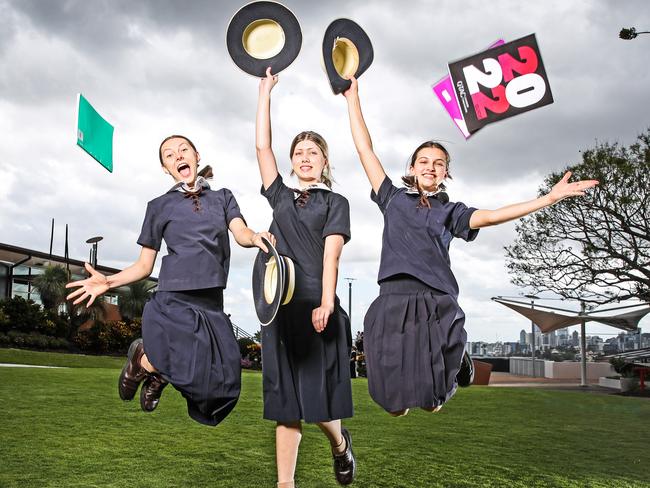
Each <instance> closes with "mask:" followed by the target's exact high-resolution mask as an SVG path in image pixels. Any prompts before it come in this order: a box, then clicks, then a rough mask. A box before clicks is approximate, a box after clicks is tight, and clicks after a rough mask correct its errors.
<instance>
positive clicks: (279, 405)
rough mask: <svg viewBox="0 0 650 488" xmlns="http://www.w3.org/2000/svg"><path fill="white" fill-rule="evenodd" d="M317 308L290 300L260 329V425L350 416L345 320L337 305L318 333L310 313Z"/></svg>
mask: <svg viewBox="0 0 650 488" xmlns="http://www.w3.org/2000/svg"><path fill="white" fill-rule="evenodd" d="M319 305H320V303H318V302H317V301H316V300H310V299H295V298H294V300H292V301H291V303H289V304H288V305H286V306H282V307H280V310H279V311H278V315H277V317H276V318H275V320H274V321H273V322H272V323H271V324H269V325H268V326H266V327H262V365H263V367H262V371H263V388H264V418H265V419H269V420H275V421H277V422H294V421H297V420H301V419H302V420H304V421H305V422H326V421H330V420H336V419H341V418H347V417H351V416H352V414H353V408H352V389H351V385H350V368H349V364H350V349H351V346H352V338H351V332H350V320H349V318H348V316H347V314H346V313H345V311H344V310H343V309H342V308H341V306H340V305H339V303H338V301H337V303H336V306H335V309H334V313H332V315H330V317H329V320H328V322H327V327H326V328H325V330H324V331H323V332H321V333H318V332H316V331H315V330H314V326H313V325H312V322H311V313H312V310H314V309H315V308H317V307H318V306H319Z"/></svg>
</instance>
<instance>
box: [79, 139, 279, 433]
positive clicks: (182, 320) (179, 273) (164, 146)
mask: <svg viewBox="0 0 650 488" xmlns="http://www.w3.org/2000/svg"><path fill="white" fill-rule="evenodd" d="M158 156H159V159H160V164H161V165H162V169H163V171H164V172H165V173H167V174H169V175H170V176H171V177H172V178H173V179H174V181H175V182H176V184H175V185H174V186H173V187H172V188H171V189H170V190H169V191H167V192H166V193H164V194H163V195H161V196H159V197H158V198H155V199H154V200H152V201H150V202H149V204H148V205H147V211H146V214H145V218H144V223H143V225H142V232H141V233H140V237H139V239H138V244H140V246H142V250H141V252H140V257H139V258H138V260H137V261H136V262H135V263H134V264H132V265H131V266H129V267H128V268H126V269H124V270H123V271H121V272H119V273H117V274H115V275H112V276H104V275H103V274H101V273H99V272H97V271H96V270H95V269H93V268H92V266H90V265H89V264H86V270H87V271H88V272H89V273H90V277H89V278H88V279H85V280H81V281H76V282H73V283H69V284H68V285H67V287H79V289H78V290H75V291H74V292H72V293H71V294H70V295H69V296H68V299H69V300H70V299H75V302H74V303H75V304H78V303H81V302H83V301H84V300H86V299H87V300H88V303H87V305H90V304H92V302H93V301H94V300H95V299H96V298H97V297H98V296H100V295H102V294H103V293H106V292H107V291H108V290H110V289H111V288H116V287H120V286H124V285H127V284H129V283H133V282H135V281H139V280H142V279H144V278H146V277H148V276H149V275H150V274H151V271H152V270H153V266H154V263H155V261H156V255H157V253H158V251H159V250H160V245H161V242H162V240H163V239H164V240H165V242H166V244H167V249H168V252H169V253H168V255H167V256H165V257H164V258H163V261H162V267H161V270H160V276H159V278H158V289H157V291H156V293H154V294H153V296H152V298H151V299H150V300H149V301H148V302H147V304H146V306H145V308H144V312H143V316H142V337H143V338H142V339H138V340H136V341H134V342H133V344H131V347H130V348H129V352H128V359H127V362H126V364H125V366H124V368H123V370H122V372H121V374H120V377H119V380H118V391H119V395H120V398H122V399H123V400H131V399H133V397H134V396H135V394H136V391H137V389H138V386H139V385H140V383H143V385H142V389H141V392H140V405H141V407H142V409H143V410H145V411H147V412H151V411H153V410H154V409H155V408H156V406H157V405H158V402H159V399H160V395H161V393H162V390H163V388H164V387H165V386H166V385H167V384H168V383H171V384H172V385H173V386H174V387H175V388H176V389H177V390H179V391H180V392H181V394H182V395H183V396H184V397H185V399H186V400H187V409H188V413H189V415H190V417H191V418H193V419H194V420H196V421H197V422H200V423H202V424H206V425H217V424H218V423H219V422H221V421H222V420H223V419H224V418H225V417H226V416H227V415H228V414H229V413H230V411H231V410H232V409H233V408H234V406H235V404H236V403H237V400H238V398H239V392H240V382H241V378H240V376H241V370H240V353H239V346H238V345H237V341H236V339H235V336H234V334H233V331H232V324H231V323H230V320H229V318H228V316H227V315H226V314H225V313H224V311H223V290H224V288H225V287H226V281H227V278H228V268H229V262H230V243H229V238H228V230H230V232H232V234H233V236H234V238H235V240H236V241H237V243H238V244H239V245H241V246H243V247H253V246H257V247H260V248H261V249H264V250H265V251H266V246H264V244H263V242H262V236H264V237H266V238H268V239H270V241H271V242H275V240H274V238H273V236H272V235H271V234H269V233H268V232H262V233H255V232H254V231H252V230H251V229H249V228H248V227H247V226H246V222H245V220H244V217H243V216H242V214H241V212H240V211H239V206H238V205H237V202H236V200H235V197H234V196H233V194H232V193H231V192H230V190H228V189H226V188H222V189H220V190H216V191H215V190H211V189H210V186H209V185H208V183H207V182H206V178H204V175H205V177H207V178H209V177H210V176H211V172H210V167H209V166H207V167H206V168H204V169H203V170H202V172H201V173H199V174H198V175H197V166H198V163H199V160H200V156H199V153H198V152H197V150H196V147H195V146H194V144H193V143H192V142H191V141H190V140H189V139H188V138H187V137H184V136H179V135H173V136H170V137H167V138H166V139H165V140H163V142H162V143H161V144H160V148H159V151H158Z"/></svg>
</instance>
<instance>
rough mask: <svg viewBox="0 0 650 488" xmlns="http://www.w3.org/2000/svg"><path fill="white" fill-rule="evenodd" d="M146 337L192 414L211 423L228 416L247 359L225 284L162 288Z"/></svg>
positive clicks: (146, 319) (145, 325) (151, 354)
mask: <svg viewBox="0 0 650 488" xmlns="http://www.w3.org/2000/svg"><path fill="white" fill-rule="evenodd" d="M142 339H143V343H144V350H145V353H146V354H147V358H148V359H149V361H150V362H151V364H152V365H153V366H154V367H155V368H156V369H157V370H158V371H159V372H160V374H161V375H162V377H163V378H165V379H166V380H167V381H169V382H170V383H171V384H172V385H173V386H174V388H176V389H177V390H178V391H180V392H181V394H182V395H183V396H184V397H185V399H186V400H187V411H188V414H189V416H190V417H191V418H193V419H194V420H196V421H197V422H200V423H202V424H206V425H217V424H218V423H219V422H221V421H222V420H223V419H224V418H226V416H227V415H228V414H229V413H230V412H231V410H232V409H233V408H234V407H235V404H236V403H237V400H238V399H239V392H240V389H241V363H240V353H239V346H238V345H237V340H236V339H235V335H234V333H233V330H232V324H231V323H230V319H229V318H228V316H227V315H226V314H225V313H224V312H223V289H222V288H211V289H205V290H191V291H182V292H178V291H158V292H156V293H155V294H154V295H153V297H152V298H151V299H150V300H149V301H148V302H147V304H146V305H145V308H144V312H143V314H142Z"/></svg>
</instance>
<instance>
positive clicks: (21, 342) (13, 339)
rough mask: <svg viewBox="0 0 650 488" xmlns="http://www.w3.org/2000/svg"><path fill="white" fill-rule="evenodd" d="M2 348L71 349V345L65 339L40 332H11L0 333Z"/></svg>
mask: <svg viewBox="0 0 650 488" xmlns="http://www.w3.org/2000/svg"><path fill="white" fill-rule="evenodd" d="M0 346H1V347H19V348H21V347H24V348H30V349H54V350H69V349H70V343H69V342H68V341H67V340H66V339H64V338H63V337H52V336H49V335H44V334H39V333H38V332H19V331H17V330H10V331H9V332H7V333H6V334H4V333H2V332H0Z"/></svg>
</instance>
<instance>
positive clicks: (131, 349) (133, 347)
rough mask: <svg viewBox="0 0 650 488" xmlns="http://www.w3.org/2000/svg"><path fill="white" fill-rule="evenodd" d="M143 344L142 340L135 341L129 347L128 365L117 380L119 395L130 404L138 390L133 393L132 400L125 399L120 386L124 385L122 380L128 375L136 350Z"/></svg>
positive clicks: (127, 354) (126, 364) (125, 365)
mask: <svg viewBox="0 0 650 488" xmlns="http://www.w3.org/2000/svg"><path fill="white" fill-rule="evenodd" d="M140 344H142V339H139V340H137V341H133V342H132V343H131V345H130V346H129V351H128V352H127V353H126V363H125V364H124V367H123V368H122V372H121V373H120V377H119V378H118V379H117V393H118V394H119V395H120V398H121V399H122V400H124V401H125V402H130V401H131V400H133V399H134V398H135V394H136V392H137V391H138V390H136V391H134V392H133V396H132V397H131V398H124V396H123V395H122V389H121V388H120V385H121V384H122V378H123V377H124V374H125V373H126V368H127V367H128V365H129V363H130V362H131V359H132V358H133V355H134V354H135V350H136V349H137V347H138V346H139V345H140Z"/></svg>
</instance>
